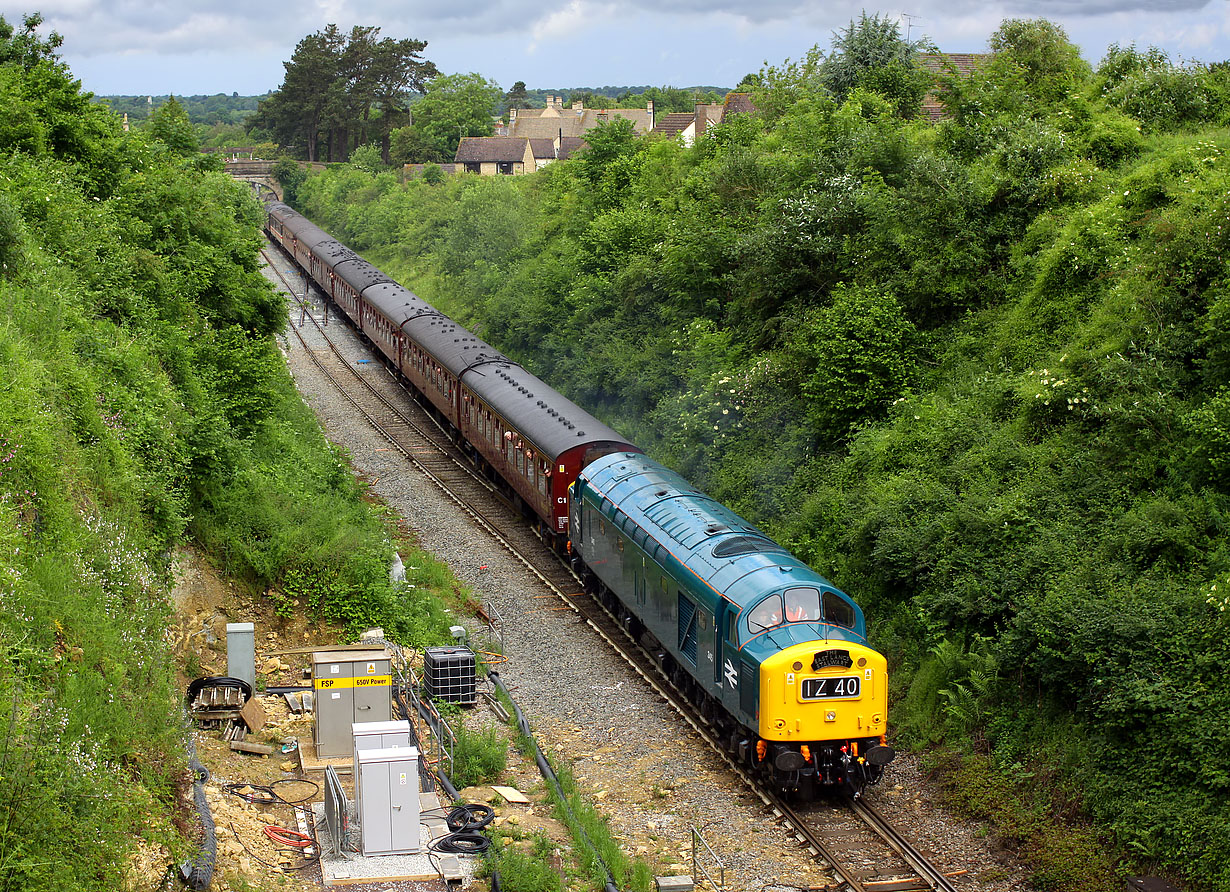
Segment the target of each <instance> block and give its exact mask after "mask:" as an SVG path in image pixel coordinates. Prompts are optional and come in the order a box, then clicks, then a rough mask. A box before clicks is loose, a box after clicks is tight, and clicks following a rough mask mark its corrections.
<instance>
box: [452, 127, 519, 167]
mask: <svg viewBox="0 0 1230 892" xmlns="http://www.w3.org/2000/svg"><path fill="white" fill-rule="evenodd" d="M453 161H454V162H455V163H456V165H457V169H458V170H464V171H466V172H467V173H478V174H482V175H483V176H495V175H496V174H511V175H513V176H517V175H519V174H523V173H533V172H534V171H535V170H537V169H538V166H537V164H536V163H535V161H534V151H533V148H532V146H531V145H530V141H529V140H528V139H524V138H518V137H515V136H467V137H465V138H463V139H462V140H461V144H460V145H458V146H457V154H456V156H455V157H454V158H453Z"/></svg>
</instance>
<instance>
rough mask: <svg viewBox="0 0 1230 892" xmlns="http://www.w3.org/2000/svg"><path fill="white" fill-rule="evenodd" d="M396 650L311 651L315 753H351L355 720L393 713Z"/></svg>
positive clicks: (387, 717) (324, 755)
mask: <svg viewBox="0 0 1230 892" xmlns="http://www.w3.org/2000/svg"><path fill="white" fill-rule="evenodd" d="M391 660H392V655H391V654H390V653H389V652H388V651H387V650H385V649H384V648H380V649H372V650H348V651H340V650H339V651H318V652H317V653H314V654H312V692H313V694H314V696H313V698H312V701H313V702H312V706H313V712H315V714H316V737H315V739H316V754H317V755H318V756H320V757H321V758H332V757H335V756H350V755H352V754H353V751H354V750H353V747H354V744H353V737H352V735H351V726H352V725H353V724H355V723H356V722H365V723H366V722H387V721H389V720H390V719H392V717H393V676H392V662H391Z"/></svg>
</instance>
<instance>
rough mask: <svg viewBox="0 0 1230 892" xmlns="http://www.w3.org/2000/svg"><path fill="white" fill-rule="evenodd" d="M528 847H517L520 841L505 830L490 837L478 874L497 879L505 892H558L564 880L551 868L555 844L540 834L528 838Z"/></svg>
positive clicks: (495, 832)
mask: <svg viewBox="0 0 1230 892" xmlns="http://www.w3.org/2000/svg"><path fill="white" fill-rule="evenodd" d="M529 839H530V844H531V848H530V850H529V851H524V850H522V849H521V848H518V846H517V843H518V842H519V839H518V838H517V837H515V836H513V835H511V834H510V833H509V832H508V830H506V829H501V830H495V831H493V832H492V834H491V842H492V845H491V848H490V849H488V850H487V853H486V855H484V856H483V865H482V868H481V870H480V875H481V876H485V877H494V876H496V875H497V874H498V875H499V878H500V888H501V889H507V890H508V892H560V890H561V889H562V888H563V881H562V880H561V878H560V875H559V874H558V873H556V872H555V870H554V869H553V867H552V865H551V858H552V856H554V855H556V851H557V850H556V848H555V844H554V843H552V842H551V840H550V839H549V838H547V836H546V835H545V834H543V833H536V834H534V836H532V837H530V838H529Z"/></svg>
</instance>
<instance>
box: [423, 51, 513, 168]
mask: <svg viewBox="0 0 1230 892" xmlns="http://www.w3.org/2000/svg"><path fill="white" fill-rule="evenodd" d="M503 98H504V91H502V90H501V89H500V86H499V84H497V83H495V82H494V81H489V80H487V79H486V78H484V77H483V76H482V75H480V74H477V73H474V72H471V73H470V74H446V75H441V76H440V77H437V78H436V79H435V80H433V81H432V82H431V83H429V84H428V85H427V93H426V95H424V96H423V98H422V99H420V100H419V101H418V102H416V103H415V104H414V106H413V108H412V109H411V113H412V115H413V118H414V122H413V124H411V127H412V128H413V129H414V131H415V133H416V134H417V136H418V138H419V141H420V145H421V146H422V150H423V152H424V156H423V157H419V158H408V159H407V160H410V161H452V160H453V158H454V156H456V154H457V145H458V144H459V143H460V142H461V138H462V137H463V136H490V135H491V125H492V119H493V116H494V115H495V112H496V108H497V106H498V105H499V103H500V100H501V99H503Z"/></svg>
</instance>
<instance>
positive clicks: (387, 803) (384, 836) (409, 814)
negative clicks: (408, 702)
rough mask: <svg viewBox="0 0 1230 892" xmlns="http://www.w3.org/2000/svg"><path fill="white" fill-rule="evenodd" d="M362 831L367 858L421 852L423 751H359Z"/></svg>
mask: <svg viewBox="0 0 1230 892" xmlns="http://www.w3.org/2000/svg"><path fill="white" fill-rule="evenodd" d="M355 755H356V756H357V757H358V764H359V777H358V778H357V780H358V782H359V786H360V787H361V788H362V790H363V795H362V796H360V797H359V829H360V832H361V833H362V834H363V854H364V855H406V854H410V853H413V852H417V851H419V765H418V763H419V751H418V750H417V749H416V748H415V747H409V748H408V749H407V748H398V749H380V750H359V751H358V752H356V753H355Z"/></svg>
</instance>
